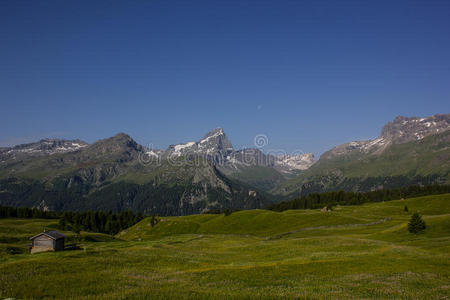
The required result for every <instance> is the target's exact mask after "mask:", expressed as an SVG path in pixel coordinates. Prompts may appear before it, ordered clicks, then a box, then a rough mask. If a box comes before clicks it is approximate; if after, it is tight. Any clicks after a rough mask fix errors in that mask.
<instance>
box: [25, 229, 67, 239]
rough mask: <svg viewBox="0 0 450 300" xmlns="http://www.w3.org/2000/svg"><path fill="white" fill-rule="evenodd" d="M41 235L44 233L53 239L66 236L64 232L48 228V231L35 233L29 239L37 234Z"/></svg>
mask: <svg viewBox="0 0 450 300" xmlns="http://www.w3.org/2000/svg"><path fill="white" fill-rule="evenodd" d="M41 235H46V236H48V237H49V238H51V239H54V240H59V239H63V238H65V237H66V236H65V235H64V234H62V233H61V232H59V231H56V230H50V231H44V232H41V233H39V234H36V235H35V236H33V237H31V238H30V240H33V239H35V238H37V237H38V236H41Z"/></svg>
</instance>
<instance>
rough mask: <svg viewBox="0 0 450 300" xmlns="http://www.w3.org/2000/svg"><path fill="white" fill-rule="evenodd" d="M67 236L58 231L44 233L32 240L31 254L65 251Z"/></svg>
mask: <svg viewBox="0 0 450 300" xmlns="http://www.w3.org/2000/svg"><path fill="white" fill-rule="evenodd" d="M65 237H66V236H65V235H64V234H62V233H61V232H59V231H56V230H50V231H44V232H42V233H39V234H37V235H35V236H33V237H31V238H30V240H31V249H30V252H31V253H32V254H33V253H37V252H45V251H60V250H64V239H65Z"/></svg>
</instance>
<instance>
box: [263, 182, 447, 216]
mask: <svg viewBox="0 0 450 300" xmlns="http://www.w3.org/2000/svg"><path fill="white" fill-rule="evenodd" d="M445 193H450V185H429V186H410V187H407V188H398V189H386V190H377V191H371V192H363V193H355V192H344V191H338V192H324V193H311V194H308V195H305V196H301V197H299V198H295V199H293V200H290V201H283V202H280V203H276V204H272V205H269V206H268V207H266V208H267V209H269V210H273V211H285V210H289V209H315V208H322V207H324V206H327V207H328V208H330V207H333V206H335V205H358V204H363V203H368V202H382V201H390V200H398V199H402V198H411V197H420V196H427V195H437V194H445Z"/></svg>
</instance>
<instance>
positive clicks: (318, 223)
mask: <svg viewBox="0 0 450 300" xmlns="http://www.w3.org/2000/svg"><path fill="white" fill-rule="evenodd" d="M405 205H407V206H408V208H409V212H405V211H404V206H405ZM415 211H419V212H420V213H421V214H422V215H423V218H424V220H425V222H426V223H427V225H428V227H427V229H426V230H425V231H424V232H423V233H421V234H418V235H414V234H410V233H409V232H408V231H407V228H406V227H407V222H408V220H409V218H410V217H411V214H412V213H413V212H415ZM51 222H52V221H42V220H11V219H6V220H0V228H1V230H0V238H1V242H2V247H7V246H9V245H12V244H14V245H21V244H22V243H23V242H25V240H24V239H22V238H21V237H26V236H28V235H30V236H31V235H33V234H35V233H37V232H39V231H40V230H41V229H42V226H50V225H51V224H50V223H51ZM53 222H54V221H53ZM15 236H18V237H20V238H19V240H12V238H14V237H15ZM99 240H100V239H99ZM81 244H82V245H81V248H82V249H83V250H75V251H64V252H57V253H43V254H36V255H29V254H26V253H22V254H15V255H12V254H6V253H3V254H2V255H1V256H0V297H18V298H27V297H35V298H39V297H56V298H67V297H76V298H83V297H85V298H102V299H110V298H120V297H122V298H168V297H171V298H204V299H208V298H216V299H224V298H295V297H300V298H316V299H319V298H334V299H336V298H416V299H425V298H438V299H439V298H442V299H445V298H448V297H450V285H449V282H450V254H449V253H450V252H449V250H450V194H445V195H439V196H428V197H420V198H412V199H406V200H397V201H390V202H385V203H373V204H366V205H360V206H345V207H343V206H342V207H338V208H337V209H336V210H334V211H332V212H322V211H320V210H299V211H285V212H282V213H278V212H272V211H264V210H252V211H242V212H236V213H233V214H231V215H229V216H224V215H193V216H187V217H163V218H162V220H161V222H160V223H159V224H157V225H156V226H154V227H152V226H151V225H150V220H149V219H144V220H142V221H141V222H140V223H138V224H136V225H135V226H133V227H132V228H129V229H128V230H126V231H124V232H122V233H120V234H118V235H117V236H116V238H115V239H109V240H104V241H100V242H94V241H91V240H89V239H88V240H85V241H83V242H82V243H81ZM3 249H4V248H2V251H3Z"/></svg>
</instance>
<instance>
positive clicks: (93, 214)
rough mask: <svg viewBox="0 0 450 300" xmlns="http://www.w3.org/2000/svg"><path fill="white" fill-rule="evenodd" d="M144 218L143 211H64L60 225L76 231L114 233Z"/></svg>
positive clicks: (64, 228) (62, 227)
mask: <svg viewBox="0 0 450 300" xmlns="http://www.w3.org/2000/svg"><path fill="white" fill-rule="evenodd" d="M143 218H144V216H143V215H142V213H139V214H135V213H133V212H131V211H123V212H121V213H118V214H116V213H112V212H111V211H109V212H103V211H88V212H63V213H62V214H61V217H60V219H59V223H58V227H59V228H60V229H62V230H70V231H74V232H76V233H79V232H80V231H81V230H83V231H92V232H101V233H107V234H112V235H114V234H117V233H119V232H120V231H122V230H124V229H126V228H129V227H131V226H133V225H134V224H136V223H138V222H139V221H141V220H142V219H143Z"/></svg>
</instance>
